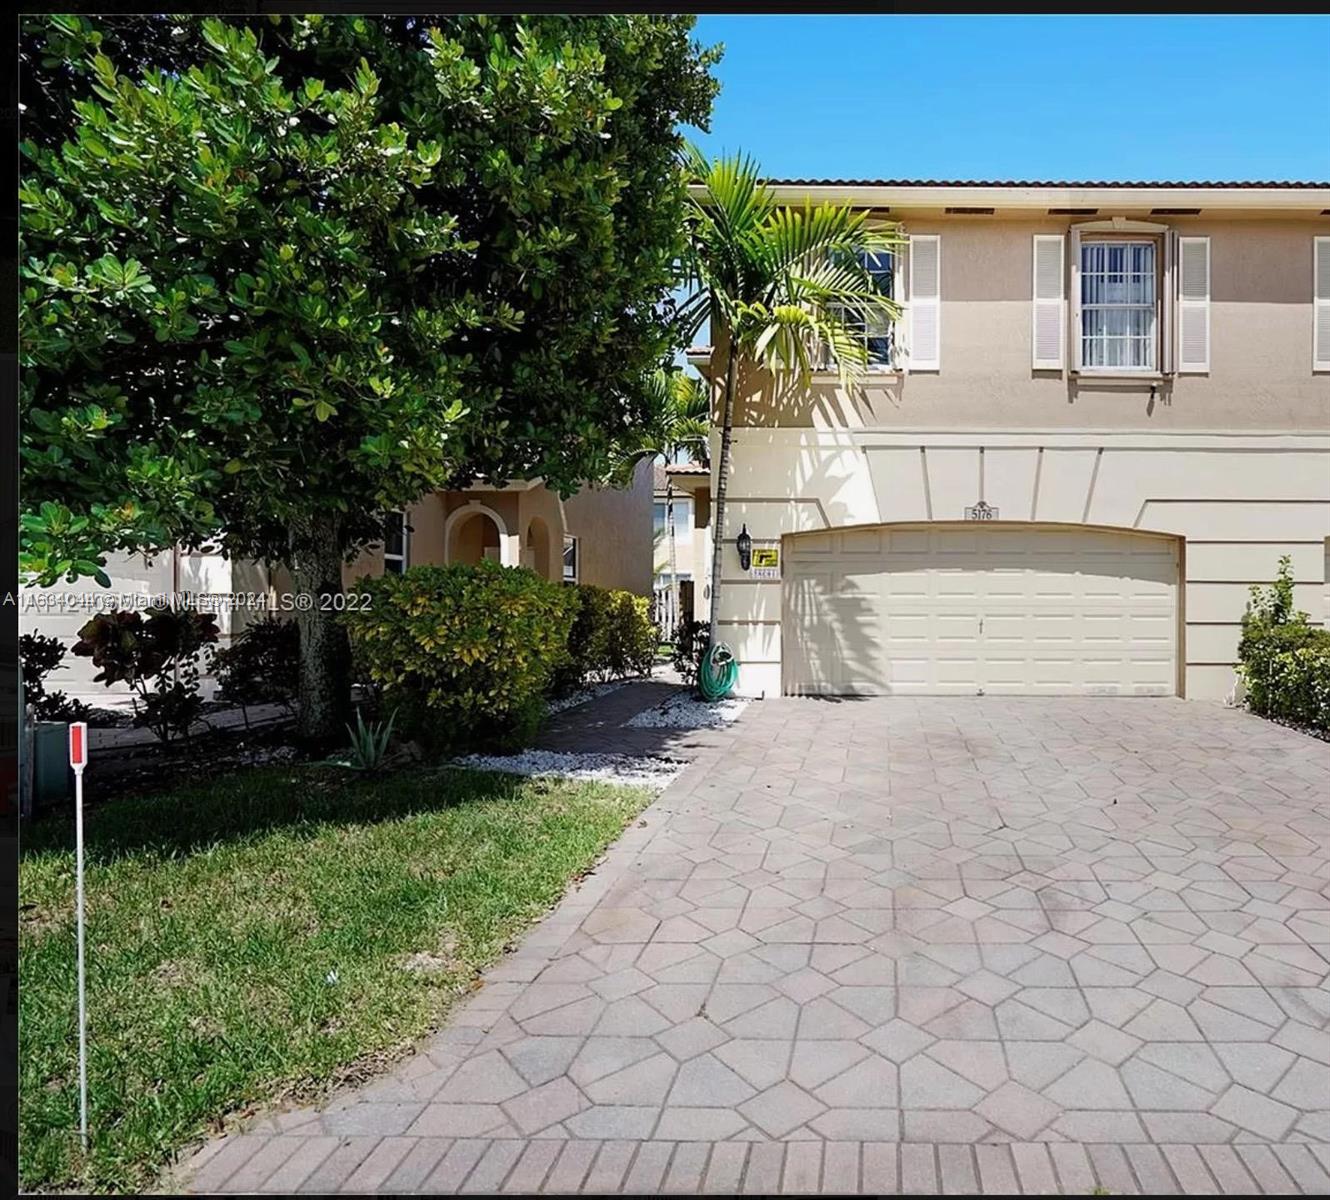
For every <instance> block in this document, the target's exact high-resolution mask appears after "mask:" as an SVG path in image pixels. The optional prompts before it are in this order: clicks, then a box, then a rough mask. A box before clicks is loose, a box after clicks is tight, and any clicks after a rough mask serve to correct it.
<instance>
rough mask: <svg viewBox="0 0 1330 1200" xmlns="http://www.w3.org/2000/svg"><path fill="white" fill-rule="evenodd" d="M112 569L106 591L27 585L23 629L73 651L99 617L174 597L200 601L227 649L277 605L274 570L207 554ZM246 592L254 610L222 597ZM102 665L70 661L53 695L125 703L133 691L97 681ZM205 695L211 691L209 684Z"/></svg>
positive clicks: (122, 563) (127, 560)
mask: <svg viewBox="0 0 1330 1200" xmlns="http://www.w3.org/2000/svg"><path fill="white" fill-rule="evenodd" d="M106 571H107V574H108V575H110V577H111V586H110V587H109V588H103V587H101V586H100V585H99V584H98V583H96V582H95V581H94V580H92V579H80V580H79V581H78V582H77V583H73V584H67V583H64V582H61V583H58V584H56V585H54V586H53V587H49V588H25V589H23V591H22V593H21V595H20V608H19V632H20V633H41V634H45V635H46V636H48V637H58V638H60V639H61V640H62V641H63V642H64V643H65V645H66V646H69V647H72V646H73V645H74V643H75V642H76V641H78V631H79V630H80V629H81V628H82V627H83V626H84V625H85V624H86V623H87V622H88V621H89V620H91V619H92V617H93V616H95V615H96V614H97V613H98V612H108V611H111V610H113V609H115V608H138V609H140V610H142V609H144V608H146V607H147V606H148V604H149V603H150V602H151V601H152V600H154V599H163V598H165V597H168V596H172V595H176V596H179V595H187V596H194V597H198V598H199V599H198V603H199V604H200V607H202V608H204V609H205V610H206V611H209V612H212V614H213V616H214V617H215V618H216V621H217V628H218V630H219V633H220V636H219V638H218V645H219V646H226V645H228V644H229V643H230V641H231V639H232V637H234V636H235V635H236V634H237V633H239V632H240V631H241V630H242V629H243V628H244V627H245V625H246V624H247V623H248V622H250V621H253V620H257V619H258V618H259V617H261V616H262V615H263V608H262V605H263V604H264V603H265V602H269V603H271V602H275V600H276V592H275V590H274V588H273V582H274V581H273V578H272V573H271V572H270V571H269V570H268V568H267V567H265V566H264V565H263V564H262V563H256V562H251V561H247V560H246V561H236V562H233V561H231V560H230V559H227V558H226V557H224V556H223V555H221V554H219V553H215V552H210V551H207V550H198V551H190V550H182V549H171V550H163V551H161V552H160V553H158V554H152V555H146V554H124V553H117V554H110V555H107V560H106ZM235 594H239V595H242V596H246V597H251V598H252V604H253V607H234V606H231V605H230V604H228V603H223V602H220V601H219V600H217V599H215V598H217V597H222V596H230V595H235ZM96 674H97V668H96V667H94V666H93V665H92V660H91V659H88V658H75V657H74V656H73V655H72V654H67V655H66V656H65V660H64V662H63V663H62V664H61V666H60V667H59V668H58V669H57V670H56V671H54V672H52V674H51V676H50V677H49V679H48V680H47V686H48V688H49V689H50V690H53V691H63V692H65V693H67V694H68V695H69V696H71V697H73V698H74V699H77V700H83V701H85V702H87V703H90V704H99V705H106V704H108V703H111V702H118V700H124V701H126V702H127V700H128V697H129V694H130V690H129V689H128V688H127V687H125V686H123V685H121V684H116V685H113V686H112V687H109V688H108V687H106V686H105V685H104V684H100V683H95V682H94V681H93V676H95V675H96ZM204 693H205V695H210V694H211V688H210V685H208V684H205V688H204Z"/></svg>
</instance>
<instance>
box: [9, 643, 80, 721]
mask: <svg viewBox="0 0 1330 1200" xmlns="http://www.w3.org/2000/svg"><path fill="white" fill-rule="evenodd" d="M18 656H19V662H20V663H21V664H22V667H23V701H24V703H25V704H27V705H30V706H31V708H32V712H33V716H34V717H36V719H37V720H39V721H86V720H87V719H88V706H87V705H86V704H84V703H83V702H82V701H81V700H71V699H70V698H69V697H68V696H67V695H65V693H64V692H48V691H47V690H46V677H47V676H48V675H49V674H50V673H51V672H52V671H54V670H55V669H56V667H58V666H59V665H60V664H61V663H62V662H63V661H64V659H65V644H64V642H62V641H61V640H60V639H59V638H57V637H47V636H46V635H45V634H43V633H25V634H23V636H22V637H20V638H19V640H18Z"/></svg>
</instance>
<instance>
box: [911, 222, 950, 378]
mask: <svg viewBox="0 0 1330 1200" xmlns="http://www.w3.org/2000/svg"><path fill="white" fill-rule="evenodd" d="M909 261H910V307H909V312H910V345H909V358H908V360H907V361H908V363H909V369H910V370H911V371H936V370H939V369H940V368H941V366H942V239H941V237H939V236H938V235H937V234H935V233H929V234H920V233H913V234H911V235H910V260H909Z"/></svg>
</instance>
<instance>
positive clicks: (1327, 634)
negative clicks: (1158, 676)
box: [1238, 555, 1330, 732]
mask: <svg viewBox="0 0 1330 1200" xmlns="http://www.w3.org/2000/svg"><path fill="white" fill-rule="evenodd" d="M1238 658H1239V666H1238V670H1239V672H1240V674H1241V675H1242V678H1243V681H1244V682H1245V684H1246V704H1247V707H1248V708H1250V709H1251V711H1252V712H1254V713H1256V714H1258V715H1259V716H1263V717H1271V718H1274V719H1276V720H1281V721H1289V722H1292V723H1293V724H1297V725H1307V726H1310V727H1311V728H1313V729H1317V730H1320V731H1322V732H1330V631H1327V630H1324V629H1318V628H1317V627H1315V626H1313V625H1310V624H1308V621H1307V614H1306V613H1304V612H1298V611H1296V610H1295V609H1294V607H1293V570H1292V567H1291V566H1290V563H1289V558H1288V556H1287V555H1285V556H1284V557H1283V558H1281V559H1280V560H1279V571H1278V574H1277V575H1276V578H1275V582H1274V583H1273V584H1272V585H1270V586H1269V587H1265V588H1262V587H1259V586H1257V587H1253V588H1252V589H1251V600H1250V601H1249V602H1248V605H1247V611H1246V613H1245V614H1244V616H1243V618H1242V639H1241V641H1240V642H1239V643H1238Z"/></svg>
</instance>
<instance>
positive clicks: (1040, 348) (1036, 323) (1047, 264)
mask: <svg viewBox="0 0 1330 1200" xmlns="http://www.w3.org/2000/svg"><path fill="white" fill-rule="evenodd" d="M1065 245H1066V239H1065V238H1064V237H1063V236H1062V235H1061V234H1060V233H1055V234H1045V233H1036V234H1035V235H1034V254H1033V261H1034V266H1033V270H1034V281H1033V285H1034V286H1033V291H1032V293H1031V295H1032V296H1033V302H1032V304H1031V315H1030V321H1031V330H1030V344H1031V347H1032V354H1033V367H1034V369H1035V370H1036V371H1060V370H1062V358H1063V347H1064V346H1065V344H1066V341H1067V329H1066V315H1065V314H1066V310H1067V305H1066V300H1065V294H1064V284H1063V279H1064V275H1065V270H1066V268H1065V265H1064V262H1063V256H1064V249H1065Z"/></svg>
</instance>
